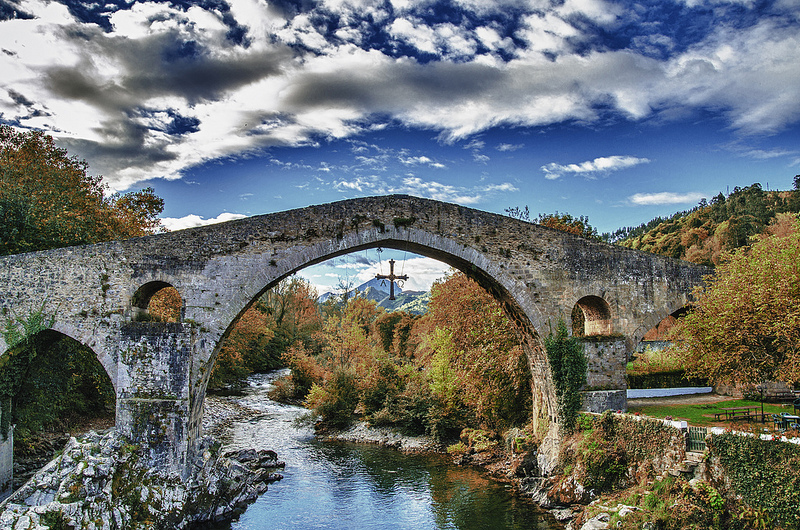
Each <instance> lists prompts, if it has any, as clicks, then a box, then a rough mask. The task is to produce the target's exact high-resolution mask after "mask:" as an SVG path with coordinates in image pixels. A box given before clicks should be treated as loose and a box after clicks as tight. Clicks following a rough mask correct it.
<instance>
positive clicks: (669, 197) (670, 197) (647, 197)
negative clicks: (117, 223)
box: [628, 191, 707, 206]
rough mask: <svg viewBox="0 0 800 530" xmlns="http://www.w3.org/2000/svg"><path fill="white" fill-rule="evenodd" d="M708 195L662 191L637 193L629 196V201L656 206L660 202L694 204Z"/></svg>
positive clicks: (639, 204)
mask: <svg viewBox="0 0 800 530" xmlns="http://www.w3.org/2000/svg"><path fill="white" fill-rule="evenodd" d="M704 197H706V198H707V196H706V195H705V194H704V193H698V192H689V193H673V192H669V191H662V192H659V193H637V194H635V195H631V196H630V197H628V201H630V202H631V203H632V204H636V205H637V206H655V205H660V204H694V203H697V202H699V201H700V199H702V198H704Z"/></svg>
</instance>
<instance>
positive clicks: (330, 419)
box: [306, 369, 359, 427]
mask: <svg viewBox="0 0 800 530" xmlns="http://www.w3.org/2000/svg"><path fill="white" fill-rule="evenodd" d="M357 381H358V380H357V378H356V375H355V374H354V373H353V372H351V371H350V370H347V369H338V370H336V371H335V372H334V373H333V375H332V376H331V378H330V379H329V380H328V381H327V382H326V383H325V385H324V386H321V385H318V384H316V383H315V384H314V385H312V387H311V391H310V392H309V394H308V398H307V400H306V404H307V406H309V407H310V408H313V409H314V411H315V412H316V413H317V414H319V416H320V418H321V419H322V421H323V423H325V424H327V425H330V426H332V427H346V426H347V425H349V424H350V422H351V421H352V420H353V416H354V414H355V408H356V405H358V401H359V393H358V385H357Z"/></svg>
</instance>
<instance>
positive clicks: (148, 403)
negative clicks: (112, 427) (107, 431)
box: [116, 322, 198, 478]
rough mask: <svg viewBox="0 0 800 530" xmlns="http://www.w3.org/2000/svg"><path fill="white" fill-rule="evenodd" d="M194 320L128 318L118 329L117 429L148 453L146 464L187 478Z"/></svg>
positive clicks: (193, 433) (193, 435)
mask: <svg viewBox="0 0 800 530" xmlns="http://www.w3.org/2000/svg"><path fill="white" fill-rule="evenodd" d="M191 366H192V329H191V326H190V325H184V324H179V323H169V324H168V323H160V322H128V323H125V324H123V325H122V326H121V328H120V341H119V361H118V380H117V381H118V384H117V426H116V427H117V431H118V432H119V433H120V434H123V435H125V436H126V437H127V438H128V439H129V440H130V441H131V443H133V444H136V445H139V446H140V448H142V449H143V450H144V454H146V455H147V458H148V462H147V466H148V467H150V468H153V469H158V470H163V471H167V472H169V473H178V474H180V475H181V476H182V477H183V478H186V476H187V474H188V472H189V468H190V466H189V465H188V464H189V454H190V448H191V447H192V444H193V443H194V440H195V439H196V437H197V434H198V433H195V432H193V430H192V429H191V428H190V426H189V425H190V424H189V418H190V417H191V398H190V392H189V381H190V379H189V377H190V370H191Z"/></svg>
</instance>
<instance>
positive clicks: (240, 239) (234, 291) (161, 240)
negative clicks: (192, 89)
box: [0, 196, 709, 452]
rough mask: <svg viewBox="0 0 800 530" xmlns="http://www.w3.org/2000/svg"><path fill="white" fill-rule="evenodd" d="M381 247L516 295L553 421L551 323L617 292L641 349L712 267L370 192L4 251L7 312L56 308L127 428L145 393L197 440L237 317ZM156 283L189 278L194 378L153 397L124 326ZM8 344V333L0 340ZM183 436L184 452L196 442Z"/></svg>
mask: <svg viewBox="0 0 800 530" xmlns="http://www.w3.org/2000/svg"><path fill="white" fill-rule="evenodd" d="M374 247H383V248H395V249H400V250H408V251H409V252H415V253H419V254H423V255H426V256H429V257H431V258H434V259H438V260H441V261H443V262H445V263H448V264H450V265H452V266H454V267H456V268H458V269H460V270H462V271H464V272H465V273H466V274H467V275H468V276H470V277H472V278H474V279H475V280H477V281H478V282H479V283H480V284H481V285H482V286H483V287H484V288H486V289H487V290H488V291H489V292H491V293H492V294H493V295H494V296H495V297H496V298H497V299H498V300H499V301H500V302H501V303H502V304H503V305H504V307H505V308H506V310H507V311H508V313H509V315H510V316H511V318H513V319H514V321H515V322H517V324H518V325H519V326H520V329H521V330H522V331H523V334H524V335H525V336H527V337H530V342H531V344H530V346H531V347H530V348H529V355H530V356H531V366H532V369H534V371H535V372H536V373H535V374H534V379H535V385H534V386H535V389H534V392H535V393H536V394H537V395H539V396H540V398H539V399H537V400H535V402H536V403H540V404H541V406H542V407H547V410H540V411H534V414H536V415H540V416H542V417H543V418H549V420H550V422H551V423H552V424H553V425H551V427H550V429H551V430H553V432H555V430H554V429H555V428H556V427H555V425H554V424H555V421H556V414H555V411H554V410H553V409H552V403H554V402H555V400H554V395H553V389H552V384H551V383H550V381H549V370H548V369H547V363H546V359H545V358H544V357H543V353H542V351H543V350H542V348H541V341H540V338H539V333H542V332H544V331H545V330H547V329H549V326H551V325H554V324H555V323H556V321H557V320H558V319H559V318H565V319H568V318H569V315H570V314H571V311H572V308H573V307H574V305H575V303H576V302H577V300H579V299H581V298H582V297H585V296H596V297H600V298H602V299H603V300H604V301H605V302H606V303H607V304H608V307H609V311H610V316H611V318H610V326H607V327H610V328H611V332H613V333H620V334H622V335H623V336H624V337H625V345H626V348H628V349H631V348H632V347H633V346H634V345H635V344H636V343H637V342H638V340H639V338H641V336H642V335H644V333H645V332H646V331H647V330H649V329H650V328H651V327H652V326H653V325H655V323H657V322H658V321H660V320H661V319H662V318H663V317H664V316H666V315H668V314H670V313H672V312H673V311H675V310H676V309H678V308H680V307H682V306H683V305H685V304H686V303H687V302H688V300H689V295H690V293H691V290H692V288H693V287H694V286H695V285H698V284H699V283H700V282H701V281H702V276H703V275H704V274H707V273H708V272H709V271H708V269H705V268H702V267H697V266H694V265H692V264H689V263H685V262H680V261H677V260H672V259H668V258H663V257H660V256H654V255H650V254H645V253H642V252H638V251H634V250H630V249H625V248H622V247H615V246H611V245H606V244H603V243H599V242H596V241H591V240H588V239H583V238H580V237H577V236H573V235H570V234H566V233H564V232H559V231H556V230H552V229H548V228H544V227H541V226H538V225H534V224H531V223H526V222H523V221H519V220H516V219H511V218H509V217H506V216H502V215H496V214H490V213H486V212H481V211H478V210H473V209H470V208H465V207H462V206H458V205H454V204H448V203H442V202H438V201H432V200H427V199H419V198H414V197H409V196H389V197H368V198H362V199H353V200H348V201H341V202H337V203H331V204H325V205H321V206H312V207H308V208H301V209H297V210H291V211H287V212H280V213H275V214H268V215H262V216H255V217H250V218H247V219H241V220H237V221H231V222H228V223H223V224H218V225H213V226H206V227H198V228H193V229H188V230H183V231H178V232H171V233H167V234H160V235H156V236H148V237H144V238H136V239H130V240H126V241H118V242H111V243H103V244H97V245H87V246H82V247H71V248H65V249H57V250H51V251H45V252H36V253H29V254H21V255H16V256H5V257H1V258H0V317H2V316H5V317H6V318H9V317H11V316H25V315H26V314H30V313H31V312H32V311H35V310H38V309H40V308H43V309H44V311H45V312H46V313H48V314H52V315H54V316H55V317H56V322H55V324H54V326H53V328H54V329H55V330H57V331H60V332H62V333H65V334H66V335H69V336H70V337H73V338H75V339H76V340H79V341H80V342H82V343H84V344H86V345H87V346H89V347H91V348H92V349H93V350H94V351H95V352H96V353H97V356H98V358H99V359H100V362H101V363H102V364H103V366H104V367H105V369H106V371H107V372H108V374H109V376H110V377H111V380H112V382H113V384H114V386H115V388H116V390H117V394H118V397H120V398H121V399H122V400H123V403H128V404H129V405H130V409H129V410H128V409H125V407H122V408H121V409H120V410H119V413H118V418H117V424H118V429H123V430H125V431H126V432H129V433H130V434H131V435H136V433H137V432H138V431H137V429H145V430H146V428H147V426H138V427H137V426H136V425H137V424H136V420H135V417H137V415H138V414H140V412H141V414H144V412H143V410H142V411H140V412H137V411H136V410H139V408H146V407H145V405H146V404H147V403H151V405H152V409H153V410H154V411H155V410H162V409H163V407H166V402H167V401H170V402H173V405H175V406H177V407H178V409H176V412H175V414H177V415H179V414H184V412H185V413H186V416H185V417H184V419H183V421H184V424H183V428H184V429H186V430H187V431H189V432H188V434H186V435H183V434H182V435H181V440H187V442H186V443H187V444H189V445H190V446H191V444H192V443H193V442H192V440H195V439H197V438H198V437H199V435H200V433H199V429H200V427H199V425H200V421H199V419H198V415H199V414H200V411H201V410H202V401H203V396H204V392H205V384H206V382H207V377H208V373H209V371H210V369H211V366H212V364H213V360H214V357H215V354H216V351H217V349H218V348H219V345H220V341H221V339H222V338H223V337H224V335H225V333H226V331H227V330H228V329H229V328H230V326H231V324H232V322H234V321H235V320H236V318H237V317H238V316H239V315H240V314H241V313H242V312H243V311H244V310H245V309H246V308H247V306H248V305H249V304H250V303H252V301H253V300H254V299H255V298H256V297H257V296H258V295H259V294H260V293H262V292H263V291H264V290H266V289H268V288H269V287H271V286H273V285H275V284H276V283H277V282H278V281H279V280H280V279H282V278H284V277H286V276H287V275H289V274H292V273H293V272H295V271H297V270H300V269H302V268H304V267H306V266H309V265H312V264H315V263H319V262H321V261H324V260H326V259H330V258H332V257H336V256H339V255H343V254H347V253H350V252H354V251H359V250H363V249H366V248H374ZM150 282H164V283H167V284H170V285H172V286H174V287H175V288H177V289H178V292H179V293H180V295H181V297H182V298H183V302H184V306H185V309H184V320H183V324H184V326H186V327H187V328H188V331H185V332H183V333H184V335H182V338H180V339H179V338H178V337H177V335H176V336H175V338H174V340H175V341H178V342H181V341H182V342H181V344H182V345H181V346H180V347H177V346H176V349H175V351H174V352H173V353H175V352H178V351H180V352H182V353H181V354H180V355H177V356H175V357H170V355H172V353H170V354H167V353H165V352H167V350H169V348H167V349H166V350H162V353H161V354H159V355H161V357H158V359H160V360H158V363H163V366H164V369H167V368H166V366H167V365H170V366H172V364H171V363H176V362H178V359H179V358H180V359H183V360H184V361H186V362H185V364H184V365H183V366H184V367H185V369H186V370H187V371H186V373H183V372H182V371H181V370H183V368H182V369H181V370H178V372H181V373H180V374H178V372H175V373H172V372H170V374H171V376H170V377H172V376H174V377H176V378H177V379H175V381H176V382H177V381H178V380H180V381H181V382H182V383H183V384H184V385H185V390H181V392H180V396H170V397H168V398H165V399H161V398H157V399H154V400H153V401H150V402H148V401H145V400H146V399H151V398H143V397H140V395H138V394H135V393H134V394H135V395H133V397H129V396H131V395H132V394H130V393H131V392H132V388H133V387H132V386H131V384H130V381H138V382H142V381H145V380H147V379H148V378H149V377H152V378H155V379H154V381H153V382H152V384H150V387H149V390H147V391H148V392H149V391H152V390H155V389H160V388H162V387H161V386H159V385H161V383H160V382H158V381H159V380H158V376H157V373H156V371H149V368H148V365H147V364H146V363H133V364H131V363H130V362H128V361H129V360H130V359H129V358H126V357H125V355H127V353H126V352H128V353H129V348H130V347H131V345H132V343H131V342H130V340H129V337H128V336H127V335H126V333H127V331H126V330H127V329H128V326H129V323H130V322H131V321H132V320H133V318H134V316H135V313H136V312H137V311H136V310H135V309H134V308H133V307H132V297H133V296H134V293H136V291H137V290H138V289H139V288H140V287H142V286H143V285H145V284H148V283H150ZM604 329H605V328H604ZM167 333H168V334H169V333H171V332H167ZM143 340H144V339H143ZM149 340H150V339H147V340H145V343H147V341H149ZM170 340H172V339H170ZM175 344H177V342H176V343H175ZM5 349H6V346H5V344H4V342H3V341H2V339H0V352H3V351H5ZM169 351H172V350H169ZM126 359H127V360H126ZM169 370H172V368H169ZM137 372H140V373H137ZM137 384H138V383H137ZM145 386H147V385H145ZM167 386H169V385H167ZM173 390H174V388H173ZM134 399H135V400H138V401H136V403H137V404H136V406H135V407H134V406H133V405H132V404H133V403H134V402H133V401H130V400H134ZM125 400H128V401H127V402H126V401H125ZM137 407H138V408H137ZM135 408H136V410H134V409H135ZM167 408H169V407H167ZM187 408H188V410H187ZM126 410H127V411H126ZM170 421H171V420H170ZM175 422H178V417H177V416H175ZM174 428H175V429H177V428H178V423H175V424H174ZM141 436H143V437H144V438H147V436H149V435H145V434H141ZM159 436H160V435H158V436H154V437H153V440H158V439H159V438H158V437H159ZM176 443H178V444H179V445H180V444H183V442H182V441H176ZM184 447H185V446H183V445H180V448H179V449H178V451H179V452H181V451H183V452H186V451H189V450H190V448H188V449H186V450H185V451H184Z"/></svg>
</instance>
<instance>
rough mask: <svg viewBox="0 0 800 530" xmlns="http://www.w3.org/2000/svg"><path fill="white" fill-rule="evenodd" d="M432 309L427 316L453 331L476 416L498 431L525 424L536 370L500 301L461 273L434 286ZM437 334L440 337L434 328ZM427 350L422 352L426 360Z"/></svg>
mask: <svg viewBox="0 0 800 530" xmlns="http://www.w3.org/2000/svg"><path fill="white" fill-rule="evenodd" d="M428 311H429V313H428V315H427V316H426V317H423V319H422V320H423V321H424V320H430V323H431V324H432V326H433V327H434V328H435V329H443V330H447V331H448V336H449V341H450V342H451V345H452V348H449V357H450V362H451V363H452V366H453V368H454V369H455V370H457V371H458V373H459V377H458V381H459V384H460V385H462V388H461V391H462V394H461V397H462V400H463V401H464V403H465V404H466V405H467V406H468V407H469V408H470V409H471V410H472V411H473V412H474V413H475V414H476V420H477V421H478V422H479V423H480V424H482V425H483V426H485V427H487V428H493V429H505V428H508V427H511V426H514V425H518V424H521V423H524V422H525V420H527V419H528V416H529V414H530V410H531V407H530V399H531V387H530V368H529V367H528V360H527V357H526V355H525V353H524V351H523V349H522V345H521V342H520V339H519V337H518V335H517V333H516V331H515V328H514V324H513V322H511V320H510V319H509V318H508V316H507V315H506V314H505V311H504V310H503V308H502V306H501V305H500V304H499V303H498V302H497V300H495V299H494V298H493V297H492V296H491V295H490V294H489V293H487V292H486V291H485V290H484V289H483V288H482V287H480V286H479V285H478V284H477V283H475V282H474V281H472V280H470V279H469V278H467V276H465V275H464V274H463V273H460V272H459V273H455V274H453V275H451V276H449V277H448V278H447V279H446V280H445V281H442V282H437V283H435V284H434V285H433V287H432V289H431V301H430V304H429V305H428ZM424 327H425V324H424V323H421V326H420V328H424ZM433 336H434V337H435V336H439V335H437V334H436V333H435V331H434V335H433ZM431 344H433V343H431ZM422 350H423V351H420V349H419V348H418V351H417V355H418V356H420V357H422V358H423V359H424V357H425V355H424V348H422ZM431 353H432V354H434V355H435V353H436V352H435V351H432V352H431Z"/></svg>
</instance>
